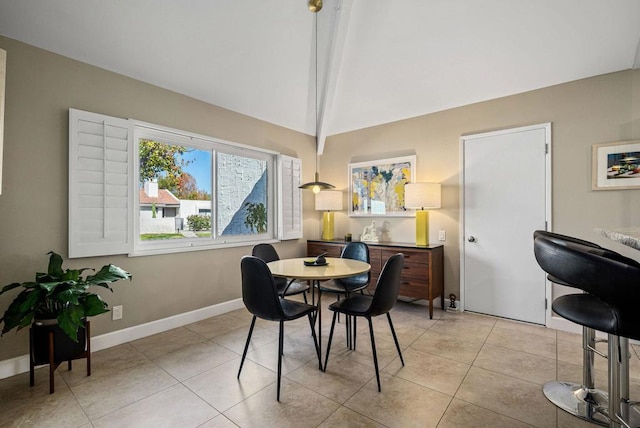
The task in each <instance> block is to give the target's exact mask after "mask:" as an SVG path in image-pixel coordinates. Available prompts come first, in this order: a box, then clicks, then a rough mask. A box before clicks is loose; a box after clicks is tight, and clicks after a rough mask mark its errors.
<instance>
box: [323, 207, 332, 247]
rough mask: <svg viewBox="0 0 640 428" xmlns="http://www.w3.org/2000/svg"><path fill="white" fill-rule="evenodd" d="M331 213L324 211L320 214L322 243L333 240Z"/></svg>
mask: <svg viewBox="0 0 640 428" xmlns="http://www.w3.org/2000/svg"><path fill="white" fill-rule="evenodd" d="M333 225H334V219H333V213H332V212H331V211H325V212H324V213H323V214H322V240H323V241H332V240H333V238H334V237H333Z"/></svg>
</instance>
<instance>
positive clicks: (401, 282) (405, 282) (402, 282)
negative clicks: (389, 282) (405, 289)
mask: <svg viewBox="0 0 640 428" xmlns="http://www.w3.org/2000/svg"><path fill="white" fill-rule="evenodd" d="M400 284H411V283H410V282H409V281H400Z"/></svg>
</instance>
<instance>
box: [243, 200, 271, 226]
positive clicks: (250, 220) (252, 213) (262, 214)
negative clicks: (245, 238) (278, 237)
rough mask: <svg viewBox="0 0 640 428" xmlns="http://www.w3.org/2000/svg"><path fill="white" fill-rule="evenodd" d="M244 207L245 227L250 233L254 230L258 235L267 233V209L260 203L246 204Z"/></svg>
mask: <svg viewBox="0 0 640 428" xmlns="http://www.w3.org/2000/svg"><path fill="white" fill-rule="evenodd" d="M244 207H245V208H246V209H247V216H246V217H245V220H244V224H245V226H247V227H249V228H250V229H251V231H252V232H253V230H254V229H255V230H256V232H258V233H265V232H266V231H267V209H266V208H265V206H264V204H263V203H262V202H258V203H255V202H247V203H245V204H244Z"/></svg>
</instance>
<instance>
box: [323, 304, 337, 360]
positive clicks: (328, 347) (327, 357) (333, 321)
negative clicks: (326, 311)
mask: <svg viewBox="0 0 640 428" xmlns="http://www.w3.org/2000/svg"><path fill="white" fill-rule="evenodd" d="M337 315H338V313H337V312H334V313H333V320H332V321H331V330H330V331H329V341H328V342H327V356H326V357H325V358H324V370H323V371H324V372H326V371H327V363H328V362H329V351H331V340H333V329H334V327H335V326H336V317H337Z"/></svg>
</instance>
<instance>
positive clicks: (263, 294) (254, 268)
mask: <svg viewBox="0 0 640 428" xmlns="http://www.w3.org/2000/svg"><path fill="white" fill-rule="evenodd" d="M240 269H241V272H242V300H243V301H244V304H245V306H246V307H247V309H248V310H249V312H251V313H252V314H253V318H252V319H251V326H250V327H249V335H248V336H247V343H246V344H245V346H244V352H243V353H242V360H240V368H239V369H238V379H240V373H241V372H242V366H243V364H244V359H245V357H246V356H247V350H248V349H249V342H250V341H251V334H252V333H253V327H254V326H255V324H256V318H261V319H264V320H267V321H277V322H279V323H280V333H279V336H278V394H277V399H278V401H280V379H281V377H282V354H283V344H284V322H285V321H293V320H296V319H298V318H302V317H303V316H305V315H306V316H307V317H308V318H309V325H310V326H311V335H312V336H313V343H314V346H315V348H316V355H317V356H318V364H321V358H320V349H319V348H318V339H317V337H316V332H315V330H314V328H313V325H314V323H315V313H316V310H317V308H316V307H315V306H312V305H309V304H306V303H302V302H297V301H295V300H287V299H283V298H282V297H280V295H279V294H278V290H277V288H276V283H275V281H274V278H273V276H272V275H271V271H269V267H268V266H267V264H266V263H265V262H264V261H263V260H261V259H259V258H258V257H253V256H244V257H243V258H242V260H241V261H240Z"/></svg>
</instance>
